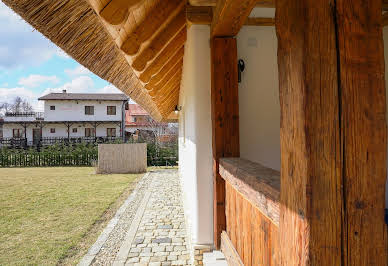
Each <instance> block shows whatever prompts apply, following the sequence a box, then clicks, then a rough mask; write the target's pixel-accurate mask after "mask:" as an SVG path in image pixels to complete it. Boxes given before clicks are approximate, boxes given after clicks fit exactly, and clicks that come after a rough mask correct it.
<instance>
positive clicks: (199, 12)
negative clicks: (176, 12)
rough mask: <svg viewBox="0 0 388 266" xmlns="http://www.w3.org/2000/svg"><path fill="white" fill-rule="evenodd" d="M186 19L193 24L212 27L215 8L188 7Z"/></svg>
mask: <svg viewBox="0 0 388 266" xmlns="http://www.w3.org/2000/svg"><path fill="white" fill-rule="evenodd" d="M186 18H187V22H189V23H191V24H199V25H210V24H211V22H212V20H213V8H212V7H209V6H191V5H187V7H186Z"/></svg>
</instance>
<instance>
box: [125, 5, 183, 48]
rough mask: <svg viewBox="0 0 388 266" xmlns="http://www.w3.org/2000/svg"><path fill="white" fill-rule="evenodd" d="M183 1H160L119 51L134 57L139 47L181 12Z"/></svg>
mask: <svg viewBox="0 0 388 266" xmlns="http://www.w3.org/2000/svg"><path fill="white" fill-rule="evenodd" d="M183 5H184V1H181V0H169V1H160V2H159V3H158V4H157V5H156V6H155V7H154V8H153V9H152V11H151V12H150V13H149V14H147V15H148V16H147V19H146V20H144V21H143V22H142V23H141V24H140V25H138V26H137V27H136V28H135V29H134V30H133V31H132V32H131V33H130V34H129V35H128V37H127V39H126V40H125V41H124V42H123V43H122V45H121V47H120V48H121V50H122V51H124V52H125V53H126V54H128V55H135V54H136V53H137V52H138V50H139V49H140V46H141V45H142V44H143V43H144V42H146V41H148V40H150V39H151V38H152V36H154V35H157V33H158V32H159V31H161V30H163V28H164V27H165V26H166V25H168V23H169V22H170V20H171V19H172V18H173V17H175V15H176V14H177V13H178V12H179V11H180V10H181V8H182V6H183Z"/></svg>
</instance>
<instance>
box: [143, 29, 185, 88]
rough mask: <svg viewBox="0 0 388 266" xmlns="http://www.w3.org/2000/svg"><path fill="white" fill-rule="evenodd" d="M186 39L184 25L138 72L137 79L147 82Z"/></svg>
mask: <svg viewBox="0 0 388 266" xmlns="http://www.w3.org/2000/svg"><path fill="white" fill-rule="evenodd" d="M186 39H187V30H186V27H184V28H183V29H182V30H181V31H180V32H179V33H178V34H177V35H176V36H175V37H174V39H173V40H171V41H170V43H169V44H168V45H167V46H166V47H165V48H164V49H163V51H162V52H161V53H160V54H159V55H158V56H157V57H156V58H155V59H154V60H153V61H152V62H151V63H150V64H148V65H147V67H146V69H145V70H144V71H143V72H142V73H141V74H140V76H139V79H140V80H141V81H142V82H144V83H148V82H149V81H150V79H151V78H152V76H153V75H155V74H157V73H158V72H159V71H160V70H161V69H162V67H163V66H164V65H165V64H167V63H168V61H169V59H170V58H171V57H173V56H174V55H175V54H176V53H177V52H178V51H179V50H180V49H181V48H182V47H183V46H184V45H185V42H186Z"/></svg>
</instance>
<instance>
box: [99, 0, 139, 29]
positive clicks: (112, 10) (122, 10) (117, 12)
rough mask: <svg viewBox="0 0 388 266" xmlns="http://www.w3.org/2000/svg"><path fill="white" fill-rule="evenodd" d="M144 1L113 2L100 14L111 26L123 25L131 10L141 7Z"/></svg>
mask: <svg viewBox="0 0 388 266" xmlns="http://www.w3.org/2000/svg"><path fill="white" fill-rule="evenodd" d="M142 2H143V0H111V1H109V2H108V4H107V5H106V6H105V7H104V8H103V9H102V10H101V11H100V12H99V14H100V16H101V17H102V18H103V19H104V20H105V21H106V22H108V23H109V24H111V25H118V24H121V23H122V22H123V21H124V20H125V19H126V18H127V16H128V12H129V10H130V9H133V8H136V7H139V5H140V4H142Z"/></svg>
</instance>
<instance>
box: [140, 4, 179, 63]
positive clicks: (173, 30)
mask: <svg viewBox="0 0 388 266" xmlns="http://www.w3.org/2000/svg"><path fill="white" fill-rule="evenodd" d="M185 26H186V17H185V10H184V8H183V7H182V10H181V12H179V13H178V15H177V16H176V17H175V18H174V19H173V20H172V21H171V22H170V23H169V24H168V25H167V26H166V27H165V29H164V30H162V31H161V32H159V33H158V35H157V36H155V38H154V39H153V40H152V41H151V42H150V44H149V45H148V46H147V47H146V48H145V49H143V50H142V51H140V53H139V54H138V55H137V56H136V57H135V58H134V59H133V62H132V67H133V68H134V69H135V70H136V71H143V70H144V68H145V67H146V65H147V63H148V62H149V61H151V60H153V59H154V58H155V57H156V56H157V55H158V54H159V53H160V52H161V51H162V50H163V49H164V48H165V47H166V46H167V45H168V43H169V42H170V41H171V40H172V39H173V38H174V37H175V36H176V35H177V34H178V33H179V32H180V31H181V30H182V29H183V28H184V27H185Z"/></svg>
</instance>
